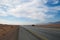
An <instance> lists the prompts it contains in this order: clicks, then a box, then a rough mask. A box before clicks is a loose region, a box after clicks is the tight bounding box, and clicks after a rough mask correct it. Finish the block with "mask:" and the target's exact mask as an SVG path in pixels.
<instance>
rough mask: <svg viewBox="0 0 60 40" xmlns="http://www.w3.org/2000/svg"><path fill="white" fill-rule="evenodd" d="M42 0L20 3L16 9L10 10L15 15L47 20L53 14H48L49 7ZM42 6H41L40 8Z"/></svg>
mask: <svg viewBox="0 0 60 40" xmlns="http://www.w3.org/2000/svg"><path fill="white" fill-rule="evenodd" d="M43 2H44V1H41V0H39V1H38V0H33V1H32V2H29V3H25V4H21V5H18V6H17V7H16V8H15V9H14V8H13V9H11V10H9V12H10V15H13V16H15V17H26V18H31V19H38V20H41V21H43V20H46V18H51V17H52V16H53V15H52V16H51V15H47V14H46V12H48V7H46V6H45V5H44V3H43ZM38 7H40V8H38Z"/></svg>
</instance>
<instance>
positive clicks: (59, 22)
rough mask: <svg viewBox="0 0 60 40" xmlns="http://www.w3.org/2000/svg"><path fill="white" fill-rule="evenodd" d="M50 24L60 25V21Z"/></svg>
mask: <svg viewBox="0 0 60 40" xmlns="http://www.w3.org/2000/svg"><path fill="white" fill-rule="evenodd" d="M50 24H60V21H58V22H52V23H50Z"/></svg>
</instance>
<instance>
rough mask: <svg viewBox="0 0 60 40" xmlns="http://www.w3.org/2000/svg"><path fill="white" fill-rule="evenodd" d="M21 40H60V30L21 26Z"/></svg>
mask: <svg viewBox="0 0 60 40" xmlns="http://www.w3.org/2000/svg"><path fill="white" fill-rule="evenodd" d="M19 40H60V29H55V28H41V27H34V26H21V27H20V30H19Z"/></svg>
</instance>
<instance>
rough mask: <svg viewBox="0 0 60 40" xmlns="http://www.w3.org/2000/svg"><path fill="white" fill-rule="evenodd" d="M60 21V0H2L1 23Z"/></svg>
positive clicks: (18, 23)
mask: <svg viewBox="0 0 60 40" xmlns="http://www.w3.org/2000/svg"><path fill="white" fill-rule="evenodd" d="M56 21H60V0H0V24H13V25H15V24H16V25H29V24H43V23H49V22H56Z"/></svg>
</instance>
